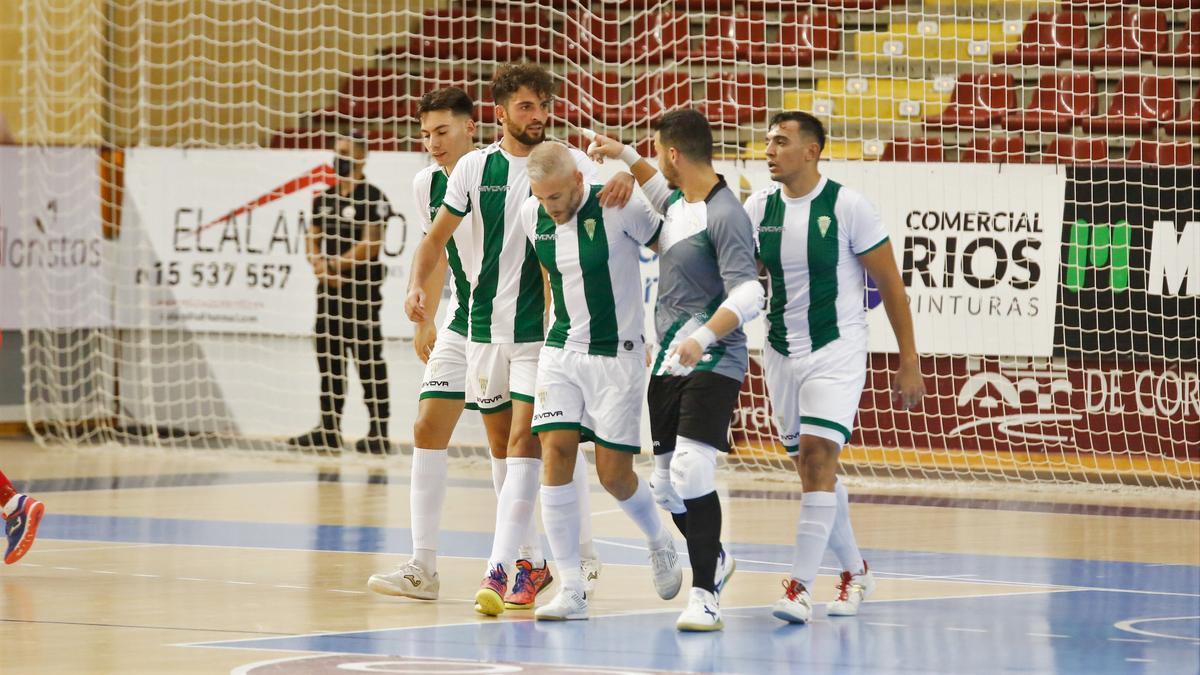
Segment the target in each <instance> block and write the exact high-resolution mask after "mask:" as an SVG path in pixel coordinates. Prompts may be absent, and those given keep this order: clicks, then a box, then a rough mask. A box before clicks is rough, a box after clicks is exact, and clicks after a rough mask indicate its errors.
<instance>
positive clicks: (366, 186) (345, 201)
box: [312, 181, 392, 283]
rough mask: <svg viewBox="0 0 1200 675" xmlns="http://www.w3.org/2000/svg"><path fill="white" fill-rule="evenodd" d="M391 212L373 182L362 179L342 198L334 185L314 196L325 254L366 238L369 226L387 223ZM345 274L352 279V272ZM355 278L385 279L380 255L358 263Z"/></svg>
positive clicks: (339, 252) (341, 252)
mask: <svg viewBox="0 0 1200 675" xmlns="http://www.w3.org/2000/svg"><path fill="white" fill-rule="evenodd" d="M391 213H392V207H391V205H390V204H389V203H388V201H387V198H386V197H384V195H383V192H382V191H381V190H380V189H379V188H377V187H375V186H374V185H371V184H370V183H367V182H366V181H363V182H361V183H358V184H357V185H355V186H354V190H353V191H352V192H351V193H350V195H349V196H346V197H343V196H342V194H341V193H340V192H338V188H337V185H336V184H335V185H332V186H330V187H329V189H328V190H325V191H324V192H322V193H320V194H318V195H317V196H316V197H315V198H314V199H313V207H312V225H313V227H316V228H318V229H319V230H320V231H321V235H322V236H321V242H322V243H321V247H322V253H324V254H325V255H327V256H340V255H344V254H345V253H346V252H348V251H349V250H350V249H352V248H354V247H355V246H356V245H357V244H358V243H360V242H361V241H362V240H363V238H364V237H365V236H366V229H367V226H369V225H380V226H385V225H386V224H387V219H388V216H390V215H391ZM342 276H344V277H347V278H351V273H350V272H343V273H342ZM353 279H354V280H355V281H359V282H370V283H379V282H382V281H383V263H382V262H380V261H379V259H378V258H376V259H374V260H370V261H367V262H365V263H359V264H358V265H357V266H355V268H354V272H353Z"/></svg>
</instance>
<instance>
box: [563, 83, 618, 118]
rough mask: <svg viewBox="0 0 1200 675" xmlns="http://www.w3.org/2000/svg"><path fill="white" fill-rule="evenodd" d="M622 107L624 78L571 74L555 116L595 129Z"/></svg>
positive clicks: (564, 86)
mask: <svg viewBox="0 0 1200 675" xmlns="http://www.w3.org/2000/svg"><path fill="white" fill-rule="evenodd" d="M620 108H621V76H620V74H619V73H615V72H599V73H591V72H587V71H582V70H572V71H571V72H569V73H567V78H566V82H565V83H564V85H563V88H562V92H561V95H560V96H559V97H558V100H556V101H555V104H554V117H555V118H557V119H561V120H565V121H567V122H569V123H570V124H573V125H575V126H582V127H591V126H592V125H594V124H595V123H597V122H600V121H603V120H605V119H607V118H608V117H609V116H610V112H609V111H610V110H620Z"/></svg>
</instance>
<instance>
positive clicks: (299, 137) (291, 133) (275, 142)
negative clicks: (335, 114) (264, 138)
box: [268, 128, 336, 150]
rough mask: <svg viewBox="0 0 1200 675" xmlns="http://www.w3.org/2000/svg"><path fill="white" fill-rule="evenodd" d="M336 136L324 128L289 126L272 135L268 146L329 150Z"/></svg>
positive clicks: (288, 148) (286, 148)
mask: <svg viewBox="0 0 1200 675" xmlns="http://www.w3.org/2000/svg"><path fill="white" fill-rule="evenodd" d="M335 139H336V136H335V135H334V133H333V132H331V131H327V130H325V129H307V128H299V129H297V128H289V129H283V130H281V131H279V132H277V133H276V134H274V135H273V136H271V140H270V142H269V143H268V146H269V147H271V148H275V149H280V150H330V149H332V148H333V143H334V140H335Z"/></svg>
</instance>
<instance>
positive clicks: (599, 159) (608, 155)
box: [584, 131, 625, 164]
mask: <svg viewBox="0 0 1200 675" xmlns="http://www.w3.org/2000/svg"><path fill="white" fill-rule="evenodd" d="M588 133H589V132H587V131H585V132H584V135H585V136H586V135H588ZM588 138H589V139H590V140H591V144H590V145H588V149H587V155H588V157H591V158H592V161H593V162H595V163H597V164H603V163H604V160H606V159H617V158H618V157H620V156H621V153H622V152H624V151H625V144H624V143H622V142H621V141H618V140H617V139H615V138H609V137H608V136H605V135H603V134H594V135H590V136H588Z"/></svg>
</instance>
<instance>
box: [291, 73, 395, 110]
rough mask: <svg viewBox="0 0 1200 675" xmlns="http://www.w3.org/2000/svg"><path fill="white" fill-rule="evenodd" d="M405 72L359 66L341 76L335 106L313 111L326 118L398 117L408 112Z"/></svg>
mask: <svg viewBox="0 0 1200 675" xmlns="http://www.w3.org/2000/svg"><path fill="white" fill-rule="evenodd" d="M406 91H407V83H406V78H405V74H404V73H402V72H400V71H395V70H391V69H369V70H356V71H354V72H353V73H352V74H351V75H350V76H349V77H347V78H345V79H344V80H342V85H341V87H339V89H338V94H337V102H336V103H335V104H334V105H333V107H329V108H323V109H321V110H317V111H314V112H313V117H314V118H315V119H319V120H325V121H367V120H398V119H401V118H403V117H406V116H408V114H409V110H408V104H407V102H406V100H405V92H406Z"/></svg>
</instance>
